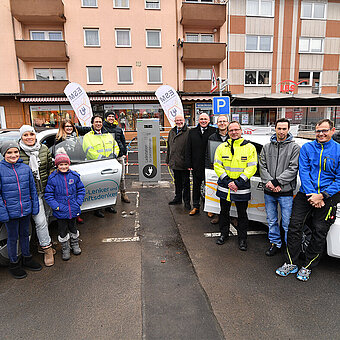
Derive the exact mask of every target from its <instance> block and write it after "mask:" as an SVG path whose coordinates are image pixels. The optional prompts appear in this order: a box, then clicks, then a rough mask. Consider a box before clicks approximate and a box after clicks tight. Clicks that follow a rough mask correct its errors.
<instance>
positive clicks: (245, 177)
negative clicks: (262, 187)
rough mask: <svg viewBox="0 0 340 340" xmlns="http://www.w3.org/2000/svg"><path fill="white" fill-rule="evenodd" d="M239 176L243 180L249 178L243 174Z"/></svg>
mask: <svg viewBox="0 0 340 340" xmlns="http://www.w3.org/2000/svg"><path fill="white" fill-rule="evenodd" d="M240 177H241V178H242V179H243V180H244V181H245V182H247V181H248V179H249V178H248V177H247V176H246V175H245V174H241V175H240Z"/></svg>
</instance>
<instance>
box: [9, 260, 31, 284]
mask: <svg viewBox="0 0 340 340" xmlns="http://www.w3.org/2000/svg"><path fill="white" fill-rule="evenodd" d="M8 270H9V272H10V273H11V274H12V276H13V277H14V278H16V279H24V278H25V277H26V276H27V274H26V272H25V270H24V269H23V268H22V266H21V263H20V260H18V261H17V262H11V263H10V264H9V267H8Z"/></svg>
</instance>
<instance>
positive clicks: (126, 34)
mask: <svg viewBox="0 0 340 340" xmlns="http://www.w3.org/2000/svg"><path fill="white" fill-rule="evenodd" d="M115 32H116V47H131V36H130V29H129V28H125V29H122V28H116V29H115Z"/></svg>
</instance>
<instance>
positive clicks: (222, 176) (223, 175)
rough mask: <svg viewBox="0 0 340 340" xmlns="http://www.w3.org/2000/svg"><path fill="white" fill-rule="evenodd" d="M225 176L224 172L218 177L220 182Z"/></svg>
mask: <svg viewBox="0 0 340 340" xmlns="http://www.w3.org/2000/svg"><path fill="white" fill-rule="evenodd" d="M225 176H228V175H227V174H226V173H225V172H223V174H222V175H221V176H220V180H221V181H222V180H223V178H224V177H225Z"/></svg>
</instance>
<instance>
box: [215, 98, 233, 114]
mask: <svg viewBox="0 0 340 340" xmlns="http://www.w3.org/2000/svg"><path fill="white" fill-rule="evenodd" d="M229 113H230V98H229V97H213V114H214V115H228V114H229Z"/></svg>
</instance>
